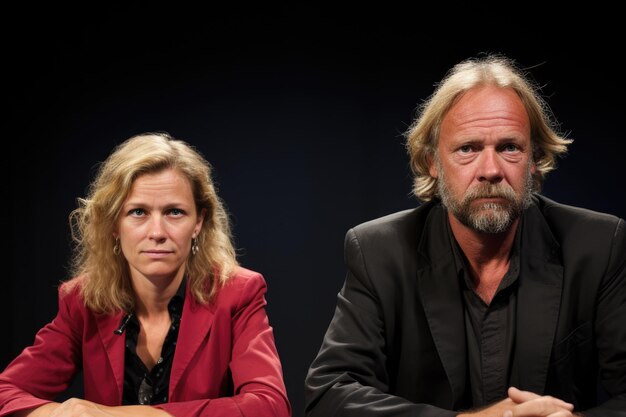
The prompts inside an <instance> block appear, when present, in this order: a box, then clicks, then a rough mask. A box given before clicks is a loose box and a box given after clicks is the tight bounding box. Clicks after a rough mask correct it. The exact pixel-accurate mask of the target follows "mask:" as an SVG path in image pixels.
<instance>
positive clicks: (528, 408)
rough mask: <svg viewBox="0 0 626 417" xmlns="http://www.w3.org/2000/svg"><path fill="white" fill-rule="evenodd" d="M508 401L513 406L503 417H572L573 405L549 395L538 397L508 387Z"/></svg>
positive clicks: (528, 392)
mask: <svg viewBox="0 0 626 417" xmlns="http://www.w3.org/2000/svg"><path fill="white" fill-rule="evenodd" d="M508 394H509V399H510V400H511V401H513V402H514V403H515V406H514V407H512V408H511V409H510V410H507V411H505V412H504V414H503V417H573V416H575V414H574V413H573V412H574V405H573V404H570V403H568V402H565V401H563V400H561V399H558V398H554V397H552V396H549V395H543V396H541V395H538V394H535V393H533V392H530V391H521V390H519V389H517V388H515V387H510V388H509V391H508Z"/></svg>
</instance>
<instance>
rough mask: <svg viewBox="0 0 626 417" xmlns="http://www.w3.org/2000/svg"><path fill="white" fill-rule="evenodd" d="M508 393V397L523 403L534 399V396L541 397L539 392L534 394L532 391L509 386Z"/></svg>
mask: <svg viewBox="0 0 626 417" xmlns="http://www.w3.org/2000/svg"><path fill="white" fill-rule="evenodd" d="M508 394H509V398H510V399H512V400H513V401H515V402H516V403H524V402H526V401H530V400H534V399H535V398H539V397H541V396H540V395H539V394H535V393H534V392H531V391H522V390H521V389H518V388H515V387H509V390H508Z"/></svg>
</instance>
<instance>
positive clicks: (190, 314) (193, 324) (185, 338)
mask: <svg viewBox="0 0 626 417" xmlns="http://www.w3.org/2000/svg"><path fill="white" fill-rule="evenodd" d="M186 291H187V293H186V295H185V304H184V306H183V314H182V316H181V320H180V329H179V332H178V343H177V344H176V352H175V353H174V362H173V364H172V372H171V375H170V389H169V396H170V400H171V401H174V398H172V395H173V394H174V393H175V392H176V387H177V385H178V383H179V382H180V380H181V377H182V376H183V374H184V373H185V370H186V369H187V368H188V367H189V364H190V362H191V360H192V359H193V357H194V355H195V354H196V352H197V351H198V349H199V348H200V346H201V345H202V342H203V341H204V340H205V339H206V338H207V336H208V334H209V330H210V329H211V326H212V325H213V317H214V312H213V309H212V306H207V305H202V304H198V303H197V302H196V301H195V299H194V298H193V295H192V294H191V293H190V292H189V286H187V290H186Z"/></svg>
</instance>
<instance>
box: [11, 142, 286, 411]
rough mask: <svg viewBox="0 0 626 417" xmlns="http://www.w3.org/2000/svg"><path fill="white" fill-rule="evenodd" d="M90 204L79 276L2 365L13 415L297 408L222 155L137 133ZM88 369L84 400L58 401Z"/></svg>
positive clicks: (80, 231)
mask: <svg viewBox="0 0 626 417" xmlns="http://www.w3.org/2000/svg"><path fill="white" fill-rule="evenodd" d="M79 203H80V205H79V207H78V208H77V209H76V210H74V211H73V212H72V213H71V215H70V223H71V226H72V235H73V237H74V240H75V242H76V248H75V255H74V264H73V265H74V270H73V274H72V275H73V276H74V278H72V279H70V280H69V281H67V282H65V283H63V284H62V285H61V287H60V289H59V311H58V313H57V316H56V317H55V319H54V320H53V321H52V322H50V323H49V324H47V325H46V326H45V327H43V328H42V329H41V330H40V331H39V332H38V333H37V336H36V338H35V342H34V344H33V345H32V346H30V347H28V348H26V349H25V350H24V351H23V352H22V353H21V354H20V355H19V356H18V357H17V358H16V359H15V360H13V362H11V363H10V364H9V365H8V366H7V368H6V369H5V370H4V371H3V372H2V374H0V416H4V415H9V414H12V415H16V416H51V417H57V416H58V417H61V416H63V417H67V416H78V415H81V416H170V415H172V416H186V417H189V416H211V417H214V416H242V415H243V416H252V415H254V416H272V417H276V416H290V415H291V408H290V404H289V400H288V398H287V394H286V389H285V385H284V382H283V379H282V368H281V363H280V359H279V357H278V354H277V351H276V347H275V343H274V337H273V333H272V328H271V327H270V326H269V323H268V318H267V315H266V312H265V304H266V301H265V298H264V294H265V291H266V285H265V281H264V279H263V277H262V276H261V275H260V274H259V273H256V272H253V271H250V270H247V269H244V268H242V267H240V266H239V265H238V264H237V261H236V258H235V250H234V248H233V244H232V241H231V235H230V228H229V223H228V217H227V214H226V212H225V210H224V207H223V206H222V203H221V201H220V200H219V198H218V196H217V194H216V191H215V188H214V186H213V183H212V181H211V172H210V165H209V163H208V162H207V161H206V160H205V159H204V158H203V157H202V156H201V155H200V154H199V153H198V152H196V151H195V150H194V149H193V148H192V147H190V146H189V145H188V144H186V143H185V142H182V141H179V140H175V139H174V138H172V137H170V136H169V135H167V134H163V133H148V134H142V135H138V136H134V137H132V138H130V139H128V140H127V141H126V142H124V143H122V144H121V145H120V146H118V147H117V148H116V149H115V151H114V152H113V153H112V154H111V155H110V156H109V158H108V159H107V160H106V161H105V162H104V164H103V165H102V166H101V168H100V170H99V172H98V174H97V176H96V178H95V180H94V182H93V183H92V184H91V188H90V192H89V196H88V197H87V198H85V199H80V200H79ZM80 370H82V372H83V378H84V393H85V399H77V398H72V399H69V400H67V401H64V402H62V403H57V402H54V398H55V397H56V396H57V395H58V394H60V393H62V392H63V391H64V390H65V389H67V387H68V385H69V384H70V383H71V381H72V379H73V377H74V376H75V375H76V374H77V372H79V371H80Z"/></svg>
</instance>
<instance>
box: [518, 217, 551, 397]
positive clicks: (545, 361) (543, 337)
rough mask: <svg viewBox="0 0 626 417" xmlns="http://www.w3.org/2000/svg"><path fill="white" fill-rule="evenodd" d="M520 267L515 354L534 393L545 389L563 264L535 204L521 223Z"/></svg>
mask: <svg viewBox="0 0 626 417" xmlns="http://www.w3.org/2000/svg"><path fill="white" fill-rule="evenodd" d="M522 228H523V229H522V248H521V270H520V278H521V279H520V281H519V289H518V293H517V300H518V301H517V306H518V307H517V336H516V342H515V345H516V356H517V362H518V363H519V364H523V366H519V367H518V368H519V369H518V370H519V382H520V387H522V388H523V389H526V390H529V391H533V392H536V393H543V392H544V390H545V384H546V378H547V374H548V366H549V361H550V354H551V351H552V345H553V343H554V335H555V332H556V325H557V320H558V315H559V308H560V305H561V291H562V288H563V265H562V263H561V260H560V258H559V244H558V243H557V242H556V240H555V239H554V236H553V235H552V233H551V231H550V228H549V227H548V225H547V224H546V222H545V220H544V218H543V216H542V214H541V212H540V211H539V209H538V207H537V206H536V205H531V206H530V207H529V208H528V210H527V211H526V214H525V216H524V221H523V225H522Z"/></svg>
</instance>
